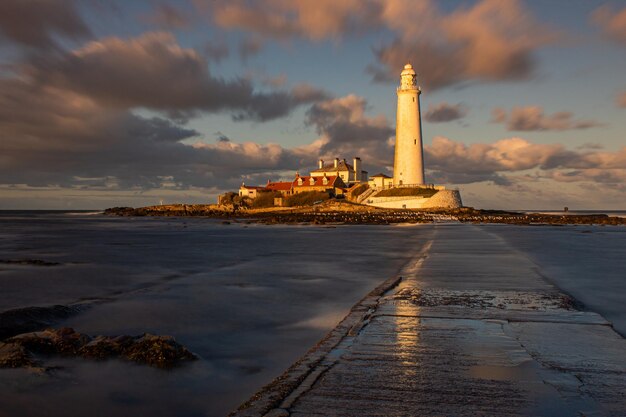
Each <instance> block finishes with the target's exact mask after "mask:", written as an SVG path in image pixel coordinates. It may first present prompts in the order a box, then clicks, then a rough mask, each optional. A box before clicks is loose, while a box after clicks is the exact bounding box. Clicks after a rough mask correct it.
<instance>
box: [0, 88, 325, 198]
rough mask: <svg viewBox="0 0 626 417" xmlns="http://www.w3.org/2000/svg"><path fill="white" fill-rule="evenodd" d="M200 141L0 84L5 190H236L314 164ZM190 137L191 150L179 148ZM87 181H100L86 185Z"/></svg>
mask: <svg viewBox="0 0 626 417" xmlns="http://www.w3.org/2000/svg"><path fill="white" fill-rule="evenodd" d="M199 137H200V134H199V133H198V132H197V131H195V130H192V129H187V128H184V127H181V126H179V125H177V124H175V123H173V122H171V121H169V120H166V119H162V118H147V117H141V116H138V115H135V114H133V113H132V112H131V111H128V110H120V109H114V108H108V107H102V106H100V105H99V104H98V103H97V102H94V101H93V100H90V99H89V98H87V97H85V96H82V95H80V94H77V93H74V92H68V91H66V90H60V89H57V88H55V87H48V86H46V87H41V86H38V85H34V84H30V83H27V82H24V81H23V80H2V81H0V178H2V183H3V184H26V185H27V186H30V187H33V186H38V187H51V186H52V187H62V188H76V187H79V188H80V187H86V186H87V187H88V188H89V187H90V186H93V187H96V188H97V187H104V184H105V183H107V184H109V185H108V186H107V187H108V188H107V189H119V190H133V189H135V190H149V189H154V188H162V186H163V178H166V177H167V178H171V181H168V183H170V184H174V185H173V186H175V187H176V188H177V189H179V190H185V189H187V188H189V187H234V186H236V185H237V184H239V183H240V182H241V179H242V176H254V175H256V174H258V173H260V172H263V173H266V172H272V171H283V170H295V169H298V168H299V167H300V166H308V165H313V164H314V161H315V158H316V154H315V153H312V152H311V151H310V149H306V150H301V149H300V148H292V149H285V148H282V147H281V146H279V145H276V144H267V145H260V144H255V143H252V142H246V143H243V144H238V143H234V142H232V141H229V140H219V141H218V142H217V143H216V144H204V143H201V142H199ZM194 138H198V139H197V142H196V143H195V144H194V145H187V144H185V143H183V142H182V141H183V140H185V141H186V142H187V141H190V140H193V139H194ZM220 139H225V136H223V135H222V137H220ZM90 178H91V179H98V178H100V179H103V180H101V181H100V180H97V181H96V180H93V181H92V180H90V181H86V180H85V179H90ZM265 179H267V178H265ZM105 180H106V181H105ZM94 181H95V182H94Z"/></svg>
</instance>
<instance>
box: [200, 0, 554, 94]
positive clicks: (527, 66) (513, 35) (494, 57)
mask: <svg viewBox="0 0 626 417" xmlns="http://www.w3.org/2000/svg"><path fill="white" fill-rule="evenodd" d="M195 3H196V5H197V6H199V7H200V8H203V9H205V10H207V14H209V15H210V16H211V18H212V20H213V22H214V23H215V24H216V25H217V26H219V27H221V28H224V29H228V30H244V31H247V32H250V33H253V34H255V35H256V36H259V37H261V38H273V39H279V40H291V39H295V38H304V39H308V40H311V41H322V40H327V39H335V40H337V39H342V38H344V37H346V36H352V35H356V34H362V33H373V32H376V31H380V32H384V33H390V34H391V35H392V36H393V37H394V39H393V40H392V41H391V42H390V43H388V44H384V45H381V46H377V47H375V48H374V49H373V51H374V55H375V58H376V61H377V62H376V64H375V65H370V66H369V67H368V68H367V71H368V72H369V73H371V74H372V76H373V79H374V80H375V81H382V82H389V81H395V80H396V79H397V76H398V71H399V69H400V68H402V66H403V65H404V64H406V61H407V60H413V65H414V66H415V67H416V70H417V72H418V74H419V77H420V80H421V81H422V82H423V83H424V85H426V86H427V87H428V88H431V89H435V88H440V87H444V86H448V85H451V84H455V83H459V82H463V81H467V80H481V81H499V80H519V79H527V78H529V77H530V76H532V75H533V71H534V67H535V63H534V59H533V53H534V51H535V50H537V49H538V48H541V47H543V46H545V45H547V44H550V43H552V42H554V41H555V39H556V35H555V33H554V32H553V31H550V30H548V29H547V28H546V27H545V26H543V25H541V24H539V23H538V22H537V20H536V19H535V18H534V16H532V14H531V13H530V12H529V11H528V10H527V9H526V8H525V7H524V4H523V3H522V2H521V1H520V0H480V1H478V2H477V3H475V4H474V5H473V6H471V7H465V6H461V7H458V8H456V9H454V10H453V11H451V12H447V13H444V12H442V11H441V10H440V9H439V8H438V7H437V6H438V3H437V2H435V1H433V0H421V1H419V2H410V1H405V0H366V1H361V0H348V1H340V2H338V1H335V0H319V1H315V2H311V1H309V0H263V1H255V2H250V1H246V0H234V1H233V0H220V1H212V2H207V1H202V0H196V2H195Z"/></svg>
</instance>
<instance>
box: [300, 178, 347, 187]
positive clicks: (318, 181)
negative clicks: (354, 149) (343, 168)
mask: <svg viewBox="0 0 626 417" xmlns="http://www.w3.org/2000/svg"><path fill="white" fill-rule="evenodd" d="M311 178H313V179H314V180H315V181H314V182H313V184H311ZM324 178H326V179H327V180H328V182H327V183H326V184H324ZM337 178H339V177H337V176H336V175H332V176H327V177H324V176H322V177H311V176H306V177H296V179H294V180H293V182H292V185H293V186H294V187H329V188H331V187H332V186H333V185H334V184H335V182H336V181H337ZM298 179H302V185H298Z"/></svg>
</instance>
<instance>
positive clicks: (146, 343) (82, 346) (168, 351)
mask: <svg viewBox="0 0 626 417" xmlns="http://www.w3.org/2000/svg"><path fill="white" fill-rule="evenodd" d="M38 353H39V354H47V355H52V354H57V355H63V356H76V357H83V358H89V359H100V360H103V359H109V358H120V359H127V360H130V361H133V362H137V363H143V364H146V365H150V366H155V367H158V368H170V367H173V366H175V365H177V364H178V363H179V362H181V361H188V360H194V359H197V357H196V356H195V355H194V354H193V353H191V352H190V351H189V350H187V348H185V347H184V346H183V345H181V344H179V343H177V342H176V340H175V339H174V338H173V337H171V336H158V335H152V334H144V335H141V336H96V337H93V338H92V337H90V336H88V335H86V334H83V333H79V332H77V331H75V330H74V329H71V328H67V327H64V328H60V329H46V330H43V331H40V332H32V333H24V334H20V335H17V336H14V337H11V338H9V339H7V340H6V341H5V343H0V367H12V368H15V367H25V366H32V365H33V364H34V363H35V362H34V360H33V359H32V355H33V354H38Z"/></svg>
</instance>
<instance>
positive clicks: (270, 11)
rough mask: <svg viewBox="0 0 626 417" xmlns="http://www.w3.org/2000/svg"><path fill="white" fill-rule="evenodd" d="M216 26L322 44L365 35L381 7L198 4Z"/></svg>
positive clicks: (239, 1) (356, 2) (276, 1)
mask: <svg viewBox="0 0 626 417" xmlns="http://www.w3.org/2000/svg"><path fill="white" fill-rule="evenodd" d="M195 3H196V5H197V6H198V7H199V8H200V9H204V10H207V13H208V14H210V16H211V18H212V19H213V21H214V23H215V24H216V25H218V26H219V27H222V28H225V29H238V30H246V31H249V32H252V33H255V34H257V35H260V36H262V37H265V38H274V39H281V40H285V39H290V38H293V37H303V38H306V39H310V40H313V41H320V40H323V39H328V38H332V37H340V36H343V35H345V34H348V33H361V32H365V31H366V30H369V29H370V28H371V27H372V25H376V22H377V21H378V14H379V10H380V4H379V2H377V1H360V0H344V1H339V2H338V1H335V0H317V1H315V2H312V1H309V0H265V1H255V2H251V1H246V0H218V1H201V0H196V2H195Z"/></svg>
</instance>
